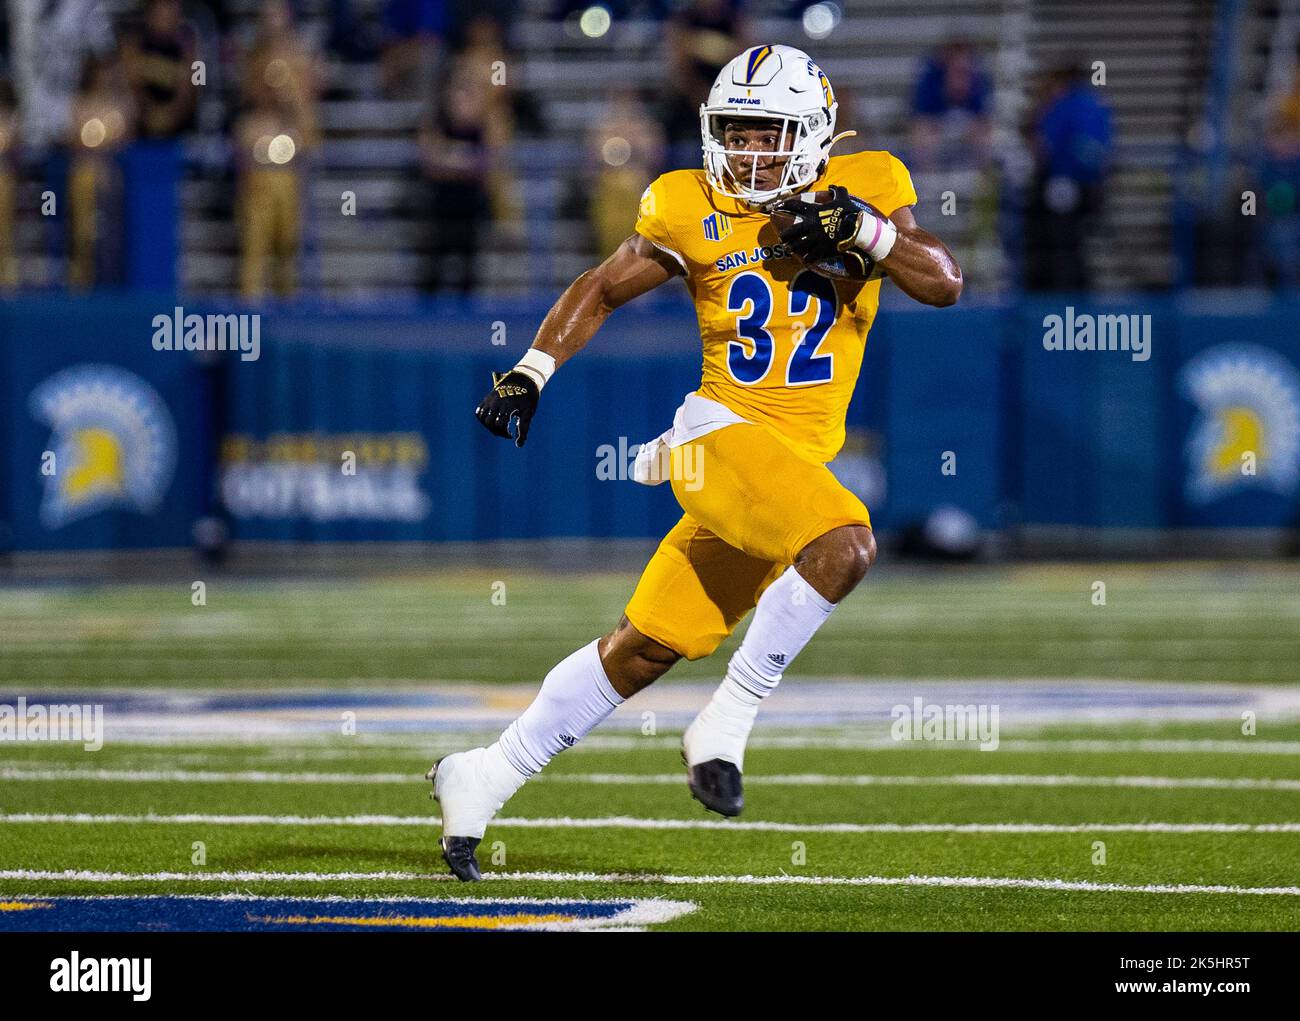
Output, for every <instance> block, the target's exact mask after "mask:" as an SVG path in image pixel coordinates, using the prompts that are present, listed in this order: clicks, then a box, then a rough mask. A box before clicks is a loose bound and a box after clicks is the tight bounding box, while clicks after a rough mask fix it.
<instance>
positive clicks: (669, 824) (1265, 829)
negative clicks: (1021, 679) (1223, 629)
mask: <svg viewBox="0 0 1300 1021" xmlns="http://www.w3.org/2000/svg"><path fill="white" fill-rule="evenodd" d="M24 824H45V825H49V824H57V825H133V826H134V825H158V826H190V825H211V826H396V827H414V828H419V829H427V828H438V827H440V826H441V820H440V819H439V818H438V817H437V816H436V815H220V814H215V815H214V814H207V813H183V814H178V815H158V814H154V813H146V814H142V815H131V814H123V813H111V814H91V813H87V812H62V813H60V812H54V813H38V812H12V813H8V814H0V825H24ZM492 827H493V828H494V829H495V828H501V829H577V830H603V829H631V830H721V831H727V830H735V831H743V832H756V833H973V834H974V833H978V834H999V833H1006V834H1030V833H1048V834H1050V833H1169V834H1182V833H1300V822H1281V823H1227V822H1198V823H1174V822H1142V823H1127V822H1122V823H1105V822H1101V823H1027V822H1001V823H896V822H882V823H853V822H827V823H797V822H767V821H763V820H746V821H739V820H734V821H724V820H721V819H716V820H715V819H641V818H636V817H634V816H626V815H615V816H604V817H600V818H588V819H575V818H572V817H569V816H559V817H554V818H537V819H516V818H506V819H494V820H493V821H492Z"/></svg>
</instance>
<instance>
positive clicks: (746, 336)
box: [427, 45, 962, 880]
mask: <svg viewBox="0 0 1300 1021" xmlns="http://www.w3.org/2000/svg"><path fill="white" fill-rule="evenodd" d="M836 109H837V104H836V102H835V95H834V92H833V91H832V89H831V85H830V82H829V81H828V80H827V78H826V75H825V74H824V73H823V72H822V70H821V69H820V68H819V67H818V66H817V64H816V63H814V62H813V60H812V59H811V58H809V56H808V55H807V54H806V53H803V52H802V51H800V50H797V49H794V48H793V47H790V46H779V45H772V46H756V47H754V48H752V49H749V50H746V51H745V52H744V53H742V54H741V55H740V56H738V57H736V58H735V59H734V60H733V61H731V63H730V64H728V65H727V66H726V67H725V68H723V70H722V72H721V73H720V74H719V75H718V78H717V80H716V81H715V82H714V84H713V88H712V90H711V91H710V92H709V95H708V99H707V101H706V102H705V103H704V104H703V105H702V106H701V108H700V124H701V130H702V134H703V139H704V169H703V170H682V171H675V172H673V173H669V174H665V175H663V176H662V177H660V178H658V179H657V180H656V181H654V182H653V183H652V184H651V185H650V186H649V188H647V189H646V192H645V194H644V196H643V198H642V200H641V208H640V215H639V218H638V220H637V224H636V233H634V234H633V235H632V236H631V237H629V238H628V239H627V240H626V241H625V242H623V244H622V245H621V246H620V247H619V249H618V250H617V251H616V252H614V254H613V255H611V256H610V257H609V258H608V259H606V260H605V261H604V262H603V263H601V264H600V265H599V266H597V267H596V268H594V269H591V270H589V271H587V272H586V273H584V274H583V275H582V276H580V277H578V279H577V280H575V281H574V282H573V283H572V284H571V285H570V286H569V288H568V289H567V290H566V291H565V292H564V293H563V294H562V295H561V296H560V298H559V300H558V301H557V302H556V303H555V305H554V307H553V308H552V309H551V310H550V312H549V313H548V314H547V316H546V318H545V319H544V320H543V322H542V324H541V327H540V329H539V330H538V332H537V337H536V339H535V340H534V341H533V346H532V348H531V349H530V350H529V351H528V352H527V353H526V354H525V355H524V357H523V358H522V359H521V360H520V361H519V363H518V364H517V365H516V366H515V367H514V368H513V369H512V370H511V371H509V372H507V373H504V374H497V375H494V381H493V386H492V389H491V391H490V392H489V393H488V394H487V396H485V397H484V398H483V400H482V402H481V403H480V404H479V406H478V408H477V411H476V414H477V416H478V419H479V421H480V422H482V423H483V425H484V426H486V427H487V428H488V429H489V430H491V431H492V432H493V433H495V434H496V435H498V436H502V437H506V438H508V439H513V440H514V441H515V443H516V445H518V446H520V447H522V446H523V445H524V443H525V441H526V440H527V438H528V430H529V427H530V424H531V422H532V419H533V416H534V414H535V412H536V411H537V408H538V399H539V397H540V395H541V393H542V391H543V389H544V388H545V386H546V383H547V380H549V379H550V378H551V375H552V373H554V372H555V371H556V370H557V369H558V368H559V367H560V366H562V365H563V364H564V363H565V362H566V361H568V360H569V359H570V358H572V357H573V356H574V355H575V354H577V353H578V352H579V351H580V350H582V348H583V346H584V345H585V344H586V343H587V341H588V340H590V339H591V337H592V335H593V334H595V332H596V331H597V330H598V329H599V328H600V326H601V324H602V323H603V322H604V321H605V320H606V319H607V318H608V317H609V315H610V313H612V312H613V311H614V310H615V309H616V308H618V307H619V306H620V305H623V304H624V303H626V302H628V301H631V300H632V299H633V298H635V297H637V296H638V295H641V294H645V293H646V292H647V291H650V290H652V289H653V288H655V287H658V286H659V285H660V284H663V283H666V282H667V281H669V280H671V279H672V278H673V277H676V276H683V277H685V280H686V286H687V288H688V290H689V291H690V294H691V296H692V298H693V299H694V302H695V306H696V309H697V312H698V317H699V324H700V337H701V340H702V341H703V345H704V369H703V379H702V381H701V384H700V387H699V389H698V390H696V391H695V392H694V393H692V394H689V395H687V396H686V398H685V401H684V403H683V404H682V406H681V407H680V408H679V409H678V410H677V414H676V416H675V418H674V421H673V427H672V428H671V429H669V430H668V431H667V432H666V433H664V435H663V436H661V437H660V438H659V439H658V440H656V441H654V442H653V443H651V444H647V445H646V446H645V448H643V450H642V456H641V457H640V458H639V459H638V466H637V475H638V480H639V481H649V482H654V481H663V480H664V476H665V475H668V476H671V482H672V486H673V492H674V493H675V495H676V496H677V499H678V501H679V502H680V504H681V506H682V510H683V512H684V513H683V515H682V518H681V520H680V521H679V522H678V523H677V524H676V525H675V526H674V527H673V529H672V530H671V531H670V532H669V533H668V535H667V537H666V538H665V539H664V540H663V542H662V543H661V544H660V545H659V548H658V550H657V551H656V552H655V554H654V556H653V557H652V558H651V560H650V563H649V564H648V565H647V567H646V569H645V572H644V573H643V574H642V576H641V580H640V582H639V583H638V584H637V587H636V590H635V592H634V593H633V595H632V598H631V601H630V602H629V603H628V604H627V608H626V610H625V612H624V614H623V616H622V619H620V620H619V622H618V623H617V625H616V626H615V627H614V629H613V630H612V631H610V632H609V634H607V635H605V636H604V637H602V638H599V639H596V640H593V641H592V642H591V643H590V644H588V645H586V646H584V647H583V648H581V649H579V650H578V651H576V652H574V653H573V654H572V655H570V656H569V657H568V658H567V659H565V660H563V661H562V662H560V663H559V664H558V665H557V666H555V668H554V669H552V670H551V672H550V673H549V674H547V676H546V678H545V680H544V681H543V682H542V686H541V690H540V691H539V692H538V694H537V697H536V699H535V701H533V703H532V704H531V705H530V706H529V707H528V708H527V709H526V710H525V711H524V712H523V714H522V715H520V716H519V718H518V719H516V720H515V721H514V722H513V723H512V724H510V726H509V727H508V728H506V730H505V731H504V732H503V733H502V734H501V736H500V738H499V739H498V740H497V741H496V742H495V743H493V744H492V745H490V746H489V747H486V748H475V749H472V750H470V751H466V752H458V753H455V754H452V755H448V756H445V757H443V758H442V759H440V760H439V761H438V763H436V764H435V765H434V767H433V768H432V769H430V771H429V773H428V777H427V778H428V779H431V780H432V781H433V788H434V790H433V796H434V797H435V798H436V799H437V800H438V802H439V804H440V806H441V810H442V824H443V825H442V838H441V845H442V852H443V857H444V859H445V860H446V861H447V864H448V865H449V866H450V868H451V870H452V872H453V873H454V874H455V875H457V876H458V877H460V878H461V879H463V880H474V879H479V878H480V872H479V867H478V862H477V860H476V858H475V849H476V847H477V845H478V843H479V841H480V839H481V838H482V837H483V834H484V831H485V829H486V827H487V825H488V823H489V822H490V821H491V819H492V818H493V816H494V815H495V814H496V813H497V812H498V811H499V810H500V808H501V807H502V805H504V804H505V802H506V801H507V800H508V799H509V798H510V796H511V795H512V794H514V792H515V791H516V790H518V788H519V787H520V786H522V785H523V783H524V782H525V781H526V780H527V779H528V778H529V777H531V776H532V775H534V774H535V773H537V772H538V771H539V770H541V769H542V768H544V767H545V766H546V764H547V763H548V762H549V761H550V760H551V759H552V758H553V757H554V756H555V755H556V754H557V753H558V752H561V751H563V750H564V749H565V748H569V747H572V745H574V744H575V743H576V742H578V741H580V740H581V739H582V738H583V736H584V735H585V734H587V733H588V731H590V730H591V729H592V728H593V727H595V726H596V725H597V724H599V723H600V722H601V721H602V720H604V719H605V718H606V717H607V716H609V714H610V713H611V712H612V711H613V710H614V709H615V708H616V707H617V706H618V705H620V704H621V703H622V702H623V701H624V700H625V699H628V698H631V697H632V696H633V695H635V694H636V693H637V692H638V691H640V690H641V689H642V688H645V687H646V686H647V685H649V684H652V683H653V682H654V681H655V680H657V679H658V678H660V677H662V676H663V674H664V672H665V671H667V670H668V669H669V668H670V667H671V666H672V665H673V664H674V663H676V662H677V661H678V660H679V659H682V658H683V657H685V658H687V659H699V658H700V657H703V656H708V655H709V654H710V653H712V652H713V651H714V650H715V649H716V648H717V647H718V645H719V644H720V643H721V642H722V641H723V640H724V639H725V638H726V637H727V635H728V634H730V633H731V631H732V629H733V628H735V626H736V625H737V624H738V623H739V622H740V620H741V619H742V618H743V617H745V615H746V614H748V613H749V612H750V611H751V610H754V618H753V620H752V621H751V623H750V625H749V628H748V631H747V632H746V634H745V638H744V640H743V641H742V642H741V644H740V647H739V648H738V649H737V650H736V652H735V654H734V655H733V656H732V658H731V661H730V662H729V664H728V666H727V670H726V675H725V677H724V679H723V681H722V683H721V684H720V685H719V687H718V689H717V691H716V692H715V693H714V695H713V697H712V699H711V701H710V702H709V703H708V705H706V706H705V707H704V708H703V710H702V711H701V712H700V714H699V715H698V716H697V717H696V718H695V721H694V722H693V723H692V724H691V725H690V727H689V728H688V729H687V731H686V733H685V736H684V737H683V740H682V758H683V760H684V762H685V765H686V771H687V784H688V786H689V788H690V791H691V793H692V794H693V795H694V796H695V798H697V799H698V800H699V801H700V802H701V803H703V804H704V805H705V806H706V807H707V808H709V809H711V810H713V811H715V812H718V813H721V814H722V815H726V816H734V815H737V814H738V813H739V812H740V811H741V808H742V805H743V797H742V786H741V773H742V770H743V768H744V758H745V745H746V742H747V740H748V738H749V733H750V729H751V728H752V727H753V724H754V719H755V716H756V714H757V712H758V707H759V705H760V703H761V702H762V700H763V699H764V698H766V697H767V696H768V695H770V694H771V693H772V691H773V690H774V689H775V688H776V686H777V684H778V682H779V681H780V680H781V676H782V674H783V673H784V672H785V670H786V669H788V668H789V666H790V664H791V663H792V662H793V661H794V659H795V657H796V656H797V655H798V654H799V650H800V649H802V648H803V647H804V645H805V644H806V643H807V642H808V641H809V639H811V638H812V636H813V635H814V634H815V633H816V631H817V629H818V628H819V627H820V626H821V624H822V623H823V621H825V620H826V618H827V617H828V616H829V615H830V614H831V612H832V611H833V610H834V609H835V605H836V604H837V603H838V602H839V601H840V600H842V599H843V598H844V597H845V596H847V595H848V594H849V593H850V592H852V591H853V589H854V587H855V586H856V585H857V584H858V582H859V581H861V580H862V578H863V576H864V575H865V574H866V572H867V569H868V568H869V567H870V566H871V563H872V561H873V560H874V559H875V556H876V543H875V540H874V538H873V537H872V533H871V518H870V516H869V515H868V513H867V508H866V507H865V506H864V505H863V503H862V501H861V500H859V499H858V498H857V497H856V496H854V495H853V494H852V493H851V492H849V491H848V490H847V489H845V488H844V487H843V486H842V485H840V483H839V482H838V481H837V480H836V478H835V476H834V475H833V474H832V473H831V471H830V469H828V468H827V467H826V462H827V461H829V460H831V459H832V458H833V457H834V456H835V454H836V453H837V451H838V450H839V448H840V446H841V444H842V443H843V440H844V416H845V412H846V409H847V407H848V403H849V398H850V396H851V395H852V393H853V388H854V385H855V383H856V381H857V377H858V371H859V368H860V366H861V363H862V354H863V347H864V344H865V342H866V337H867V332H868V331H869V330H870V328H871V324H872V322H873V320H874V319H875V316H876V311H877V307H878V304H879V297H880V286H881V282H880V278H881V276H882V275H888V277H889V278H890V279H891V280H892V281H893V282H894V283H895V284H896V285H897V286H898V287H899V288H901V289H902V290H903V292H904V293H906V294H908V295H910V296H911V297H912V298H914V299H916V300H917V301H920V302H923V303H924V304H927V305H940V306H942V305H951V304H953V302H955V301H956V300H957V298H958V296H959V295H960V294H961V289H962V275H961V270H960V269H959V268H958V266H957V263H956V261H955V260H954V259H953V257H952V254H951V253H950V252H949V251H948V249H947V248H946V247H945V246H944V245H943V243H942V242H941V241H939V240H938V239H937V238H936V237H934V236H933V235H932V234H929V233H927V232H926V231H924V230H922V229H921V228H920V227H918V226H917V223H916V219H915V217H914V216H913V215H912V206H913V205H914V204H915V203H916V193H915V192H914V191H913V189H912V182H911V178H910V176H909V174H908V172H907V169H906V168H905V167H904V166H903V164H902V163H901V162H899V160H897V159H896V158H895V157H894V156H892V155H890V154H889V153H887V152H863V153H857V154H854V155H845V156H832V155H831V146H832V144H833V143H834V142H835V141H836V140H837V138H838V137H842V136H837V135H836V134H835V114H836ZM686 464H690V465H692V466H693V469H694V470H691V471H685V470H682V466H683V465H686ZM700 469H702V470H700Z"/></svg>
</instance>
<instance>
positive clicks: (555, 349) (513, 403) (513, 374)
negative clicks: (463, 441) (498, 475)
mask: <svg viewBox="0 0 1300 1021" xmlns="http://www.w3.org/2000/svg"><path fill="white" fill-rule="evenodd" d="M681 272H682V269H681V267H680V266H679V265H678V264H677V262H676V261H675V260H674V259H673V258H672V256H670V255H668V254H667V253H665V252H662V251H660V250H659V249H658V248H656V247H655V246H654V244H653V243H652V242H650V241H649V240H647V239H646V238H644V237H642V236H641V235H640V234H633V235H632V236H631V237H629V238H628V239H627V240H626V241H624V242H623V243H622V244H621V245H619V246H618V248H617V249H616V250H615V251H614V253H613V254H612V255H611V256H610V257H609V258H607V259H606V260H605V261H604V262H602V263H601V264H600V265H599V266H596V267H594V268H592V269H589V270H587V272H585V273H583V274H582V275H581V276H580V277H578V279H576V280H575V281H573V283H571V284H570V285H569V286H568V287H567V288H565V290H564V293H563V294H561V295H560V297H559V299H558V300H557V301H556V302H555V304H554V305H552V306H551V310H550V311H549V312H548V313H547V314H546V318H545V319H543V320H542V325H541V327H540V328H539V329H538V331H537V337H536V338H535V339H534V340H533V346H532V347H531V348H530V349H529V350H528V353H527V354H525V355H524V357H523V358H522V359H521V360H520V362H519V364H517V365H516V366H515V367H514V368H513V369H512V370H511V371H510V372H507V373H504V374H497V375H494V377H493V382H492V389H491V390H490V391H488V394H487V396H485V397H484V398H483V400H482V401H481V402H480V403H479V406H478V408H477V409H475V415H476V416H477V417H478V420H479V421H480V422H482V423H483V425H484V426H486V427H487V429H488V430H489V431H490V432H492V433H494V434H495V435H497V436H502V437H505V438H506V439H511V438H513V439H514V440H515V443H516V445H517V446H520V447H522V446H523V445H524V442H525V441H526V440H527V438H528V426H529V423H530V421H531V420H532V417H533V413H534V412H535V411H536V409H537V400H538V397H539V396H540V394H541V391H542V387H544V386H545V385H546V382H547V380H548V379H549V378H550V376H551V373H553V372H554V371H555V370H556V369H557V368H559V367H560V366H561V365H563V364H564V363H565V362H567V361H568V360H569V359H570V358H572V357H573V356H574V355H575V354H577V353H578V352H579V351H581V350H582V349H583V348H584V347H585V346H586V344H587V341H589V340H591V338H592V337H594V336H595V335H596V331H597V330H599V329H600V328H601V326H602V325H603V324H604V322H605V320H606V319H608V318H609V316H610V314H611V313H612V312H613V311H614V310H615V309H616V308H618V307H619V306H621V305H625V304H627V303H628V302H629V301H631V300H632V299H633V298H637V297H640V296H641V295H643V294H646V293H647V292H649V291H653V290H654V289H655V288H656V287H658V286H659V285H660V284H663V283H666V282H667V281H668V280H670V279H672V278H673V277H674V276H678V275H680V274H681ZM512 422H513V423H514V427H515V432H514V435H513V437H512V435H511V431H510V427H511V423H512Z"/></svg>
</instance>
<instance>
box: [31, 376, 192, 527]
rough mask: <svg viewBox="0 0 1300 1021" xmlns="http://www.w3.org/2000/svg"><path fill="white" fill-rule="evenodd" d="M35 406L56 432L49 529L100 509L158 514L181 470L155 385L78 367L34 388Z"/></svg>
mask: <svg viewBox="0 0 1300 1021" xmlns="http://www.w3.org/2000/svg"><path fill="white" fill-rule="evenodd" d="M30 406H31V411H32V415H33V416H34V417H35V418H37V419H38V420H39V421H41V422H43V423H45V424H46V425H48V426H49V427H50V430H51V437H50V442H49V449H50V450H51V451H52V452H53V453H54V462H53V464H54V469H53V471H52V472H51V473H50V474H49V475H46V477H45V497H44V499H43V500H42V501H41V521H42V523H43V524H44V525H45V527H46V528H50V529H55V528H62V527H63V526H64V525H66V524H68V523H70V522H72V521H77V520H79V519H81V518H85V517H88V516H89V515H91V514H95V513H98V512H99V511H102V510H112V509H125V510H135V511H140V512H142V513H149V512H151V511H153V510H156V509H157V507H158V505H159V504H160V503H161V502H162V498H163V496H164V494H165V493H166V492H167V486H168V484H169V483H170V482H171V478H172V472H173V471H174V470H175V467H176V429H175V426H174V425H173V424H172V418H171V414H170V412H169V411H168V410H167V405H166V404H164V403H163V400H162V398H161V397H159V396H158V393H157V391H155V390H154V389H153V387H151V386H149V384H148V383H146V382H145V381H144V380H143V379H141V378H140V377H139V376H136V375H134V374H133V373H130V372H127V371H126V370H124V369H119V368H117V367H116V366H112V365H75V366H73V367H72V368H69V369H64V370H63V371H62V372H60V373H58V374H57V375H54V376H51V377H50V378H49V379H47V380H46V381H45V382H43V383H41V384H40V386H38V387H37V388H36V389H35V390H33V391H32V395H31V404H30Z"/></svg>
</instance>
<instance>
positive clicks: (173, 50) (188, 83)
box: [122, 0, 198, 138]
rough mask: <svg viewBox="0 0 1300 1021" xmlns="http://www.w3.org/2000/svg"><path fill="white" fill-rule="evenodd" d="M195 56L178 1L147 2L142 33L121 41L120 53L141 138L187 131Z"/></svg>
mask: <svg viewBox="0 0 1300 1021" xmlns="http://www.w3.org/2000/svg"><path fill="white" fill-rule="evenodd" d="M197 53H198V46H197V43H196V41H195V37H194V32H193V31H192V30H191V29H190V27H189V26H188V25H186V24H185V22H184V21H183V20H182V17H181V4H180V0H149V2H148V3H147V4H146V5H145V9H144V28H143V30H142V31H141V32H140V33H139V34H138V35H134V36H130V37H128V38H127V40H126V42H125V44H124V47H123V54H122V55H123V58H124V60H125V64H126V72H127V76H128V78H129V79H130V82H131V89H132V92H133V93H134V95H135V104H136V111H137V113H138V115H139V123H138V125H137V132H138V133H139V135H140V137H141V138H175V137H176V136H177V135H180V134H182V133H184V132H186V131H189V130H190V129H192V128H193V126H194V110H195V100H196V98H197V89H196V87H195V85H194V79H193V70H192V67H191V65H192V64H193V62H194V60H195V58H196V56H197Z"/></svg>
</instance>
